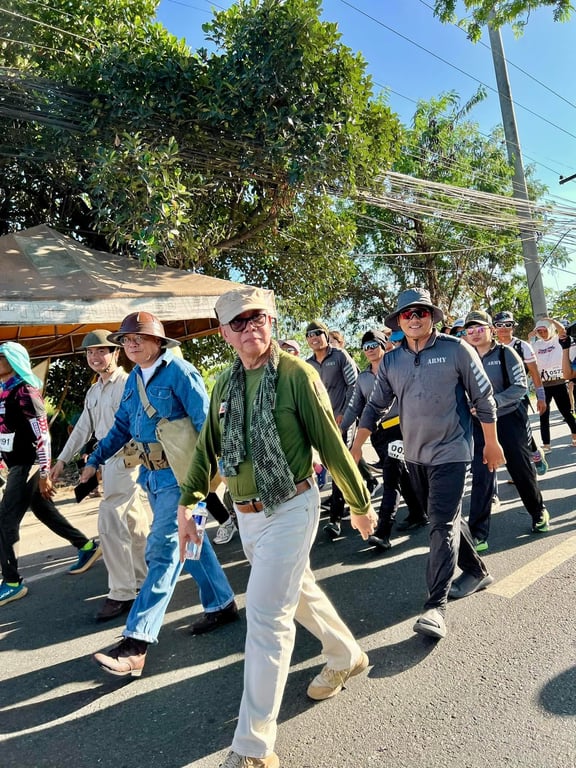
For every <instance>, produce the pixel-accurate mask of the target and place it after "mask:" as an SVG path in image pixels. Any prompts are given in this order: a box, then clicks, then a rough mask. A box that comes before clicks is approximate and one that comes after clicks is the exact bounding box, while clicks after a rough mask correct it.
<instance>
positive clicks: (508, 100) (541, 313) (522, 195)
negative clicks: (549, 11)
mask: <svg viewBox="0 0 576 768" xmlns="http://www.w3.org/2000/svg"><path fill="white" fill-rule="evenodd" d="M488 33H489V35H490V47H491V48H492V59H493V61H494V72H495V74H496V84H497V86H498V96H499V98H500V109H501V111H502V123H503V125H504V135H505V137H506V148H507V150H508V159H509V161H510V164H511V165H512V166H513V168H514V178H513V182H512V183H513V197H514V198H515V199H516V200H522V201H524V202H529V201H530V198H529V197H528V189H527V187H526V176H525V175H524V166H523V164H522V151H521V149H520V139H519V138H518V129H517V127H516V116H515V114H514V103H513V101H512V91H511V89H510V81H509V79H508V68H507V66H506V59H505V58H504V48H503V45H502V37H501V35H500V30H498V29H493V28H492V27H491V26H490V25H488ZM518 218H519V219H520V220H521V221H520V225H519V229H520V237H521V238H522V252H523V255H524V268H525V269H526V278H527V279H528V290H529V293H530V301H531V303H532V312H533V314H534V319H535V320H538V319H539V318H541V317H546V316H547V314H548V312H547V311H546V297H545V295H544V283H543V282H542V267H541V263H540V257H539V255H538V246H537V244H536V229H535V226H534V222H533V221H532V217H531V215H530V213H529V212H528V211H527V210H526V209H525V208H524V206H523V207H522V208H521V209H518Z"/></svg>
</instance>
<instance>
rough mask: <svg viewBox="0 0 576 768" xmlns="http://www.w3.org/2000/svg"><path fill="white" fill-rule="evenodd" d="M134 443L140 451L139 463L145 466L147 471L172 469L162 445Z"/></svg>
mask: <svg viewBox="0 0 576 768" xmlns="http://www.w3.org/2000/svg"><path fill="white" fill-rule="evenodd" d="M134 442H135V444H136V447H137V449H138V450H139V451H140V453H139V455H138V462H139V463H140V464H143V465H144V466H145V467H146V469H148V470H150V471H152V472H153V471H154V470H157V469H168V468H169V467H170V464H169V463H168V459H167V458H166V454H165V453H164V450H163V448H162V444H161V443H140V442H138V441H137V440H135V441H134Z"/></svg>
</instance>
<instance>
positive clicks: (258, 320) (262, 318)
mask: <svg viewBox="0 0 576 768" xmlns="http://www.w3.org/2000/svg"><path fill="white" fill-rule="evenodd" d="M267 319H268V315H267V314H266V312H256V314H255V315H250V317H235V318H234V319H233V320H230V322H229V323H228V325H229V326H230V328H231V329H232V330H233V331H234V333H241V332H242V331H245V330H246V326H247V325H248V323H250V325H252V326H254V328H262V326H263V325H266V320H267Z"/></svg>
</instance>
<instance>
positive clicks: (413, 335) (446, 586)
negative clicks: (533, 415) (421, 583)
mask: <svg viewBox="0 0 576 768" xmlns="http://www.w3.org/2000/svg"><path fill="white" fill-rule="evenodd" d="M443 319H444V315H443V313H442V311H441V310H440V309H439V308H438V307H436V306H435V305H434V304H433V303H432V301H431V299H430V294H429V293H428V291H427V290H425V289H423V288H410V289H408V290H406V291H403V292H402V293H401V294H400V295H399V297H398V304H397V307H396V309H395V310H394V312H392V313H391V314H390V315H388V317H387V318H386V325H387V326H388V327H389V328H391V329H392V330H393V331H398V330H400V331H403V332H404V340H403V341H402V344H401V345H400V346H399V347H397V348H396V349H395V350H393V351H392V352H388V354H386V355H385V356H384V358H383V360H382V362H381V364H380V367H379V369H378V374H377V376H376V383H375V385H374V389H373V391H372V396H371V398H370V400H369V402H368V403H367V405H366V408H365V409H364V411H363V413H362V416H361V418H360V427H359V429H358V432H357V435H356V438H355V440H354V444H353V446H352V449H351V450H352V454H353V456H354V458H355V459H356V460H358V459H359V458H360V455H361V448H362V445H363V443H364V442H365V441H366V439H367V438H368V436H369V435H370V434H371V432H372V431H373V430H374V428H375V426H376V424H377V422H378V419H379V418H381V416H382V414H383V413H384V412H385V411H386V409H387V408H388V407H389V406H390V404H391V403H392V401H393V399H394V397H397V398H398V407H399V414H400V422H401V423H402V433H403V436H404V455H405V458H406V462H407V465H408V470H409V472H410V478H411V480H412V482H413V484H414V488H415V490H416V493H417V494H418V495H419V497H420V499H421V500H422V503H423V504H424V505H425V506H426V508H427V512H428V516H429V518H430V529H429V531H430V554H429V558H428V566H427V574H426V576H427V586H428V599H427V600H426V602H425V604H424V612H423V614H422V615H421V616H420V617H419V618H418V620H417V621H416V623H415V625H414V631H415V632H418V633H419V634H422V635H428V636H430V637H434V638H442V637H444V636H445V635H446V623H445V613H446V603H447V599H448V597H449V596H450V597H452V598H459V597H466V596H467V595H470V594H472V593H473V592H477V591H478V590H480V589H484V588H485V587H487V586H488V585H489V584H490V583H491V582H492V581H493V578H492V576H490V574H489V573H488V571H487V569H486V566H485V565H484V563H483V561H482V560H481V559H480V557H479V556H478V554H477V553H476V550H475V548H474V541H473V539H472V537H471V535H470V530H469V528H468V525H467V523H466V521H465V520H463V519H462V517H461V514H460V512H461V506H462V496H463V493H464V481H465V477H466V469H467V465H468V464H470V462H471V460H472V420H471V415H470V408H471V407H473V408H474V409H475V413H476V416H477V418H478V420H479V422H480V425H481V428H482V432H483V434H484V440H485V446H484V461H485V463H486V464H487V466H488V469H490V470H493V469H496V468H497V467H499V466H501V465H502V464H503V463H504V455H503V453H502V448H501V446H500V443H499V442H498V438H497V435H496V403H495V401H494V397H493V395H492V387H491V385H490V382H489V380H488V378H487V376H486V374H485V372H484V370H483V369H482V366H481V365H480V361H479V360H478V357H477V356H476V355H475V354H474V352H472V351H471V350H470V348H469V347H467V345H466V344H463V343H462V342H461V341H460V339H457V338H456V337H454V336H446V335H445V334H441V333H438V331H437V330H436V328H435V324H436V323H439V322H442V321H443ZM457 563H458V565H459V567H460V568H461V569H462V573H461V574H460V576H458V578H457V579H455V580H454V582H452V579H453V577H454V571H455V568H456V564H457Z"/></svg>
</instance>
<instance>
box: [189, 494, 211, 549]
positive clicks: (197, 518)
mask: <svg viewBox="0 0 576 768" xmlns="http://www.w3.org/2000/svg"><path fill="white" fill-rule="evenodd" d="M192 517H193V519H194V522H195V523H196V530H197V531H198V536H199V537H200V544H194V542H192V541H189V542H188V543H187V544H186V559H187V560H199V559H200V552H201V551H202V542H203V541H204V532H205V530H206V520H207V518H208V510H207V509H206V502H205V501H199V502H198V504H197V505H196V509H195V510H194V514H193V515H192Z"/></svg>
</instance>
